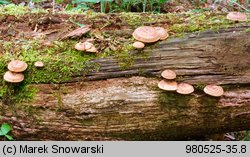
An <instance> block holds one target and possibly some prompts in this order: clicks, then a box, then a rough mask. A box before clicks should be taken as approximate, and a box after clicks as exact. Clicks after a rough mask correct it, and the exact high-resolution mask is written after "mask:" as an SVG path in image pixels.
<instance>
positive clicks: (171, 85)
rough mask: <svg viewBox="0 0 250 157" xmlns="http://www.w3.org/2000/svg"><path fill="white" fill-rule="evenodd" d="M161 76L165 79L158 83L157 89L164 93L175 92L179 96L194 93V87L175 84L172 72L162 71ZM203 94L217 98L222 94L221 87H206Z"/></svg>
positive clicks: (174, 75) (174, 74) (185, 84)
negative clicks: (164, 91)
mask: <svg viewBox="0 0 250 157" xmlns="http://www.w3.org/2000/svg"><path fill="white" fill-rule="evenodd" d="M161 76H162V77H163V78H165V79H164V80H161V81H160V82H159V83H158V87H159V88H160V89H162V90H166V91H176V92H177V93H179V94H191V93H193V92H194V87H193V86H192V85H191V84H188V83H177V82H176V81H174V79H175V78H176V73H175V72H174V71H172V70H164V71H163V72H162V73H161ZM204 92H205V93H206V94H208V95H211V96H215V97H219V96H222V95H223V94H224V90H223V88H222V87H220V86H217V85H207V86H206V87H205V88H204Z"/></svg>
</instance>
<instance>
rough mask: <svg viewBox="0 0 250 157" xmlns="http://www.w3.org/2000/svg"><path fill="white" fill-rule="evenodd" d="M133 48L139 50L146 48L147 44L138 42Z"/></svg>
mask: <svg viewBox="0 0 250 157" xmlns="http://www.w3.org/2000/svg"><path fill="white" fill-rule="evenodd" d="M133 46H134V47H135V48H137V49H142V48H143V47H144V46H145V44H144V43H143V42H140V41H136V42H134V43H133Z"/></svg>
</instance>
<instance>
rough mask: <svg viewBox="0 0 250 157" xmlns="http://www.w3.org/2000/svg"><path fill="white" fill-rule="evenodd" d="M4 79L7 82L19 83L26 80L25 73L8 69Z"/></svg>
mask: <svg viewBox="0 0 250 157" xmlns="http://www.w3.org/2000/svg"><path fill="white" fill-rule="evenodd" d="M3 79H4V80H5V81H7V82H11V83H19V82H22V81H23V80H24V75H23V74H22V73H15V72H11V71H7V72H6V73H5V74H4V76H3Z"/></svg>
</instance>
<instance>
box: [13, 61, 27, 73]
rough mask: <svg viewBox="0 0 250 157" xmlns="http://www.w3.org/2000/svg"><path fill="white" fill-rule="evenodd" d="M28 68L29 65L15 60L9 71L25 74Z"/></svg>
mask: <svg viewBox="0 0 250 157" xmlns="http://www.w3.org/2000/svg"><path fill="white" fill-rule="evenodd" d="M27 67H28V65H27V64H26V63H25V62H23V61H20V60H13V61H11V62H9V64H8V69H9V70H10V71H12V72H23V71H24V70H26V69H27Z"/></svg>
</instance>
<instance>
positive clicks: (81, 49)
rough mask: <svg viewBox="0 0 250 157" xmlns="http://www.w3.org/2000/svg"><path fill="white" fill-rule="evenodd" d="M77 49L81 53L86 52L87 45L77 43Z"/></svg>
mask: <svg viewBox="0 0 250 157" xmlns="http://www.w3.org/2000/svg"><path fill="white" fill-rule="evenodd" d="M75 49H76V50H79V51H84V50H85V44H84V43H81V42H80V43H77V44H76V45H75Z"/></svg>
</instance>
